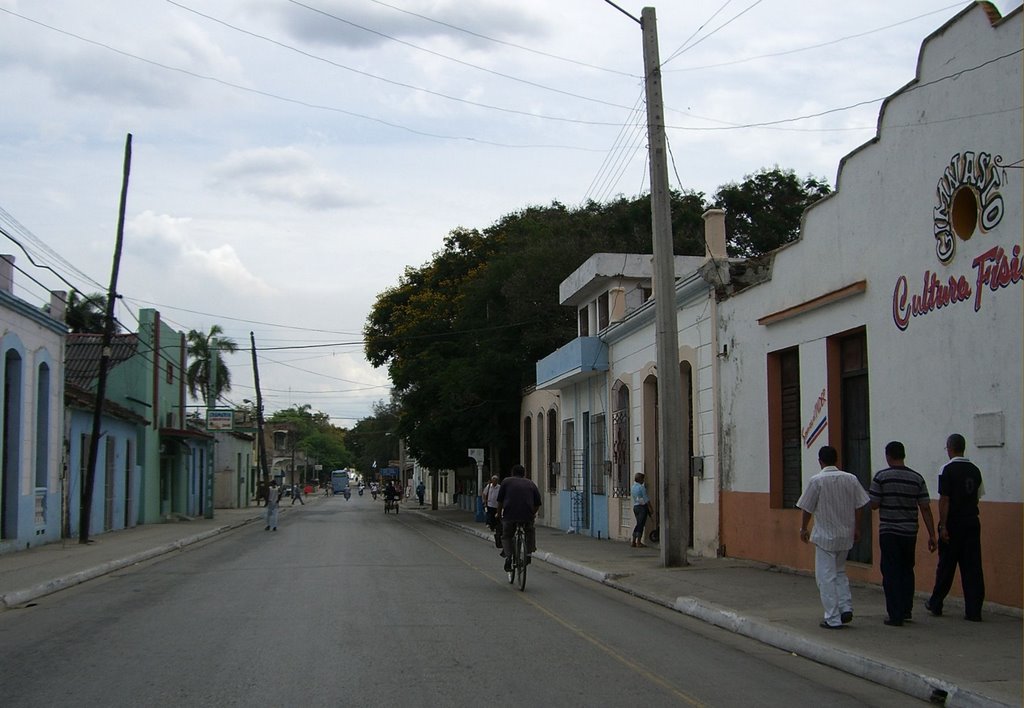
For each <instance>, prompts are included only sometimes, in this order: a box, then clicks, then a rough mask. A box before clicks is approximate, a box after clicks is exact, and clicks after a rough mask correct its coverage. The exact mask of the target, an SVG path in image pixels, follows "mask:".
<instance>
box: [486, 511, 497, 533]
mask: <svg viewBox="0 0 1024 708" xmlns="http://www.w3.org/2000/svg"><path fill="white" fill-rule="evenodd" d="M485 523H486V524H487V528H489V529H490V530H491V531H493V532H494V533H498V532H499V531H500V529H499V528H498V507H496V506H489V507H487V514H486V517H485Z"/></svg>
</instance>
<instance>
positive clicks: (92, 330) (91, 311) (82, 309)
mask: <svg viewBox="0 0 1024 708" xmlns="http://www.w3.org/2000/svg"><path fill="white" fill-rule="evenodd" d="M64 317H65V322H67V325H68V329H69V330H70V331H71V333H72V334H103V328H104V322H105V321H106V317H107V296H106V295H104V294H103V293H92V294H90V295H83V294H82V293H80V292H78V291H77V290H71V291H70V292H69V293H68V301H67V307H66V309H65V315H64ZM114 329H115V331H118V330H119V329H120V328H119V327H118V326H117V325H116V324H115V325H114Z"/></svg>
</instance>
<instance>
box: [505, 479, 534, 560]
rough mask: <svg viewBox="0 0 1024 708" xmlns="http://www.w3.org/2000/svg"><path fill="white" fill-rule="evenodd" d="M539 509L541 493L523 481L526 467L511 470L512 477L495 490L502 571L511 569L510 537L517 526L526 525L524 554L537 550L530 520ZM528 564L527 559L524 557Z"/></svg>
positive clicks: (531, 520) (531, 484)
mask: <svg viewBox="0 0 1024 708" xmlns="http://www.w3.org/2000/svg"><path fill="white" fill-rule="evenodd" d="M539 509H540V490H539V489H537V485H536V484H534V483H533V480H532V479H527V478H526V468H524V467H523V466H522V465H514V466H513V467H512V476H511V477H506V478H505V479H504V480H503V481H502V483H501V487H500V488H499V489H498V516H499V517H500V518H501V547H502V553H503V554H504V556H505V571H506V572H508V571H509V570H512V537H513V536H514V535H515V531H516V524H517V523H523V524H524V525H525V526H526V552H527V553H528V554H529V553H533V552H534V551H536V550H537V529H536V528H535V527H534V525H533V519H534V517H536V516H537V511H538V510H539ZM526 562H527V563H529V562H530V556H529V555H527V556H526Z"/></svg>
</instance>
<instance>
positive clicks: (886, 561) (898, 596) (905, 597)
mask: <svg viewBox="0 0 1024 708" xmlns="http://www.w3.org/2000/svg"><path fill="white" fill-rule="evenodd" d="M878 549H879V551H881V555H882V558H881V569H882V590H883V591H884V592H885V610H886V612H888V613H889V619H890V620H892V621H893V622H902V621H903V620H905V619H906V618H907V617H909V616H910V614H911V612H912V610H913V608H914V560H915V557H916V550H917V537H916V536H901V535H899V534H895V533H882V534H879V535H878Z"/></svg>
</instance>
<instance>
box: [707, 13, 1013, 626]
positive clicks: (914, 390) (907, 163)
mask: <svg viewBox="0 0 1024 708" xmlns="http://www.w3.org/2000/svg"><path fill="white" fill-rule="evenodd" d="M1021 17H1022V15H1021V8H1020V7H1018V8H1017V9H1016V10H1014V11H1013V12H1011V13H1010V14H1009V15H1008V16H1007V17H1006V18H1000V17H999V14H998V12H997V11H996V10H995V8H994V7H993V6H992V5H990V4H988V3H984V2H982V3H975V4H972V5H971V6H970V7H968V8H967V9H965V10H964V11H962V12H961V13H959V14H958V15H956V16H955V17H954V18H953V19H951V20H950V21H949V22H947V23H946V24H945V25H943V26H942V27H940V28H939V29H938V30H936V31H935V32H934V33H933V34H932V35H930V36H929V37H927V38H926V39H925V40H924V42H923V44H922V47H921V52H920V56H919V60H918V66H917V75H916V78H914V79H913V80H912V81H910V82H909V83H908V84H907V85H906V86H905V87H903V88H902V89H901V90H899V91H897V92H896V93H895V94H893V95H892V96H890V97H889V98H888V99H887V100H886V101H885V102H884V104H883V105H882V108H881V111H880V115H879V121H878V132H877V135H876V137H875V138H874V139H873V140H871V141H869V142H868V143H866V144H864V145H863V146H861V147H860V148H858V149H857V150H855V151H854V152H852V153H851V154H849V155H848V156H846V157H845V158H844V159H843V161H842V162H841V164H840V166H839V175H838V180H837V189H836V192H835V193H834V194H833V195H831V196H830V197H828V198H826V199H824V200H822V201H820V202H818V203H817V204H815V205H814V206H813V207H811V208H810V209H809V210H808V211H807V213H806V214H805V217H804V223H803V227H802V232H801V238H800V240H799V241H797V242H795V243H792V244H789V245H787V246H786V247H783V248H781V249H779V250H778V251H776V252H775V253H774V254H773V256H772V259H771V265H770V273H769V275H768V277H767V278H766V280H765V282H763V283H761V284H758V285H755V286H754V287H751V288H749V289H747V290H744V291H742V292H739V293H736V294H734V295H732V296H731V297H730V298H728V299H727V300H725V301H723V302H721V303H720V304H719V307H720V313H721V322H722V332H721V338H722V346H723V351H724V347H725V346H726V345H727V346H728V356H727V357H724V358H723V359H722V361H721V386H720V391H721V400H722V406H721V411H722V412H721V416H722V417H721V425H722V438H721V441H720V452H721V456H722V459H721V466H722V469H723V471H724V476H723V480H722V509H721V511H722V518H723V524H722V539H721V542H722V545H723V546H724V550H725V552H726V553H727V554H728V555H730V556H736V557H743V558H753V559H759V560H763V561H768V562H772V563H778V564H782V565H786V566H792V567H797V568H812V567H813V563H814V561H813V554H812V551H811V549H810V548H809V547H808V546H806V545H804V544H801V543H800V542H799V540H798V531H799V527H800V516H799V515H800V512H799V510H797V509H795V508H794V503H795V501H796V499H797V497H798V496H799V494H800V492H801V490H802V489H803V488H804V487H805V486H806V483H807V480H808V479H809V478H810V477H811V476H812V475H813V474H814V473H816V472H817V470H818V465H817V462H816V452H817V449H818V448H819V447H820V446H821V445H823V444H831V445H833V446H834V447H836V448H837V449H838V450H839V451H840V466H841V467H843V468H845V469H847V470H848V471H850V472H853V473H855V474H857V475H858V476H859V477H860V478H861V480H862V482H864V483H865V484H867V483H868V481H869V480H870V477H871V476H872V474H873V473H874V472H875V471H877V470H879V469H881V468H883V467H884V466H885V460H884V456H883V447H884V446H885V444H886V443H887V442H888V441H890V440H894V439H897V440H901V441H902V442H903V443H904V444H905V445H906V447H907V453H908V458H907V464H908V465H909V466H910V467H912V468H914V469H916V470H917V471H919V472H920V473H921V474H923V475H924V477H925V479H926V481H927V483H928V487H929V491H930V493H931V495H932V497H933V498H937V496H938V490H937V475H938V471H939V469H940V466H941V465H942V464H943V463H944V462H945V459H946V456H945V452H944V442H945V439H946V437H947V436H948V435H949V434H950V433H954V432H957V433H962V434H963V435H964V436H965V437H966V438H967V442H968V452H967V456H968V457H970V458H971V459H972V460H973V461H974V462H975V463H976V464H978V466H979V467H980V468H981V470H982V473H983V475H984V479H985V492H986V493H985V496H984V498H983V500H982V505H981V518H982V540H983V551H982V555H983V558H984V570H985V578H986V587H987V599H988V600H990V601H993V602H996V603H1000V604H1005V605H1012V606H1017V607H1020V606H1021V594H1022V587H1024V578H1022V573H1021V558H1022V552H1021V539H1022V521H1021V469H1022V458H1021V432H1022V419H1021V371H1022V359H1021V324H1022V295H1024V282H1022V281H1024V270H1022V262H1024V261H1022V258H1024V254H1022V253H1021V250H1022V246H1021V244H1022V221H1021V194H1022V179H1021V178H1022V174H1021V158H1022V147H1021V136H1022V129H1021V81H1022V77H1021ZM908 73H909V67H908ZM865 531H868V533H865V534H863V536H864V538H863V540H862V542H861V543H860V544H859V546H858V547H856V548H855V549H854V551H853V553H852V555H851V561H854V562H851V564H850V575H851V577H852V578H854V579H859V580H870V581H874V582H878V581H879V580H880V573H879V569H878V548H877V533H876V532H875V529H874V528H873V525H872V523H871V520H870V519H869V520H868V522H867V523H866V528H865ZM925 540H926V538H925V537H924V534H920V535H919V539H918V543H919V553H918V572H917V583H918V589H919V590H927V589H930V587H931V583H932V581H933V579H934V564H935V556H934V555H930V554H929V553H928V552H927V549H926V548H925V546H924V542H925ZM955 591H958V588H956V589H955Z"/></svg>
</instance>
